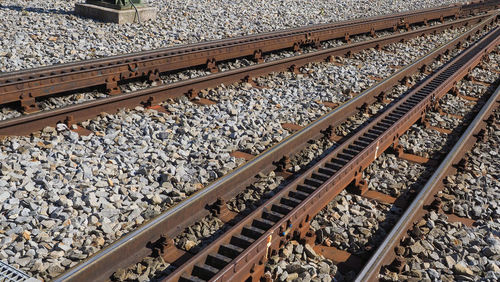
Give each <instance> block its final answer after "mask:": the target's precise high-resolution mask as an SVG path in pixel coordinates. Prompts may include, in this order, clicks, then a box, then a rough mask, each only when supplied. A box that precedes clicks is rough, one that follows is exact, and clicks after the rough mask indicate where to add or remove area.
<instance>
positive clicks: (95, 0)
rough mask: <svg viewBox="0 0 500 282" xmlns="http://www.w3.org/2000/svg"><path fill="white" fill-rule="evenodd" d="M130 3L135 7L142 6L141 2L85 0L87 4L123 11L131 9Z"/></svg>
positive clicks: (135, 0) (132, 0)
mask: <svg viewBox="0 0 500 282" xmlns="http://www.w3.org/2000/svg"><path fill="white" fill-rule="evenodd" d="M130 2H132V3H133V4H134V5H135V6H136V7H141V6H142V0H87V1H86V3H87V4H92V5H97V6H103V7H106V8H111V9H117V10H123V9H131V8H133V7H132V4H130Z"/></svg>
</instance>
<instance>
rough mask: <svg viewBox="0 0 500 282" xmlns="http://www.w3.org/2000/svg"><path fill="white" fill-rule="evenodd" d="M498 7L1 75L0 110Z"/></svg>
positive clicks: (417, 14)
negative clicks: (10, 104)
mask: <svg viewBox="0 0 500 282" xmlns="http://www.w3.org/2000/svg"><path fill="white" fill-rule="evenodd" d="M498 6H499V5H498V3H497V1H493V0H489V1H481V2H477V3H476V2H473V3H469V4H464V5H452V6H448V7H441V8H438V9H426V10H420V11H412V12H407V13H400V14H395V15H390V16H381V17H374V18H369V19H361V20H353V21H346V22H340V23H334V24H323V25H314V26H310V27H304V28H296V29H291V30H285V31H275V32H271V33H265V34H260V35H253V36H247V37H240V38H235V39H225V40H218V41H213V42H207V43H198V44H192V45H187V46H181V47H174V48H165V49H160V50H154V51H148V52H141V53H134V54H127V55H121V56H113V57H110V58H103V59H96V60H90V61H83V62H75V63H69V64H62V65H57V66H50V67H42V68H36V69H30V70H22V71H16V72H10V73H5V74H1V75H0V104H1V105H3V104H8V103H17V104H18V105H19V106H20V108H21V109H22V111H23V112H25V113H33V112H37V111H39V108H38V105H37V99H40V98H42V97H48V96H53V95H55V94H58V93H64V92H68V91H75V90H81V89H84V88H89V87H93V86H104V87H105V89H106V92H107V93H109V94H110V95H116V94H120V93H121V89H120V87H119V84H122V83H124V82H126V81H130V80H132V79H139V78H142V79H144V78H147V79H148V80H149V81H156V82H157V83H160V82H161V79H160V74H162V73H165V72H171V71H176V70H182V69H185V68H192V67H195V66H202V65H205V66H206V68H207V69H209V70H211V71H212V72H217V62H221V61H227V60H230V59H236V58H242V57H247V56H251V57H252V58H253V59H254V60H255V61H257V62H262V56H263V54H265V53H268V52H274V51H278V50H283V49H287V48H288V49H290V48H291V49H293V50H299V49H300V48H302V47H304V46H307V45H314V46H316V47H319V46H320V44H321V42H324V41H328V40H332V39H337V38H343V39H344V40H346V41H349V39H350V37H351V36H354V35H359V34H365V33H368V34H373V35H374V34H375V32H377V31H381V30H387V29H393V30H397V29H398V28H399V27H406V28H407V27H409V25H412V24H416V23H425V24H427V22H428V21H432V20H441V21H444V19H446V18H450V17H455V18H458V17H463V16H469V15H471V14H475V13H478V12H483V11H488V10H492V9H495V8H497V7H498ZM142 102H144V103H146V102H148V100H147V99H146V100H143V101H142Z"/></svg>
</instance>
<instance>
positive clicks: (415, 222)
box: [357, 87, 500, 281]
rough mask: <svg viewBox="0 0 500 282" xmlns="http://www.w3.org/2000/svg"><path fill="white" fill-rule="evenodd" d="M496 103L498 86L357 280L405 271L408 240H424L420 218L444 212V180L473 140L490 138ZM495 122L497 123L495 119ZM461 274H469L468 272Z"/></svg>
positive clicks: (462, 163)
mask: <svg viewBox="0 0 500 282" xmlns="http://www.w3.org/2000/svg"><path fill="white" fill-rule="evenodd" d="M499 103H500V87H499V88H497V89H496V90H495V91H494V93H493V94H492V95H491V96H490V98H489V99H488V101H486V102H485V104H484V106H483V107H482V109H481V111H480V112H479V113H478V114H477V115H476V117H475V118H474V120H473V121H472V122H471V123H470V125H469V126H468V127H467V129H466V130H465V131H464V133H463V134H462V136H461V137H460V140H458V141H457V143H456V144H455V146H453V148H452V149H451V150H450V151H449V153H448V154H447V156H446V158H445V159H444V160H443V161H442V163H441V165H440V166H439V167H438V168H437V169H436V170H435V171H434V173H433V174H432V176H431V177H430V178H429V181H428V182H427V183H426V185H425V186H424V187H422V189H421V190H420V191H419V193H418V195H417V196H416V198H415V200H414V201H413V202H412V204H411V205H410V206H409V207H408V209H407V210H406V212H405V213H404V214H403V215H402V216H401V218H400V219H399V221H398V222H397V223H396V224H395V225H394V228H393V230H392V231H391V232H390V234H388V236H387V238H386V239H385V240H384V241H383V242H382V244H381V245H380V246H379V248H378V249H377V251H376V252H375V253H374V254H373V256H372V257H371V259H370V260H369V261H368V262H367V264H366V265H365V266H364V268H363V269H362V270H361V271H360V274H359V276H358V277H357V281H373V280H378V279H381V278H382V277H384V276H383V275H385V274H387V273H391V272H393V273H397V274H401V273H402V272H404V271H405V272H407V270H405V266H406V264H407V260H406V258H405V257H410V258H411V256H412V255H415V252H413V253H411V252H410V253H408V252H407V253H405V249H406V248H407V247H411V244H409V243H408V242H409V239H410V238H411V239H413V242H418V241H420V240H423V239H425V237H426V234H428V232H429V230H426V229H425V226H424V225H422V224H421V223H422V221H424V222H426V223H427V222H430V221H432V220H435V219H437V214H445V213H444V212H443V209H442V198H441V195H439V192H440V191H441V190H442V189H443V188H444V187H445V184H446V180H445V179H446V178H447V177H449V176H453V175H455V174H457V175H458V174H460V172H463V171H465V170H466V166H467V158H466V154H467V152H469V151H470V149H471V148H472V147H473V146H474V144H475V143H476V142H480V141H483V142H484V141H485V140H487V139H488V138H489V136H488V131H487V128H488V127H489V126H494V123H495V120H497V118H495V116H494V111H495V110H496V111H498V104H499ZM496 122H497V123H498V121H496ZM443 220H447V221H448V222H451V223H453V222H459V223H460V224H461V226H468V227H469V228H470V227H472V225H473V224H474V223H475V221H474V220H473V219H471V218H468V217H458V216H456V215H454V214H453V213H451V214H449V213H447V216H446V217H445V219H443ZM431 229H432V228H431ZM419 232H420V233H419ZM411 239H410V240H411ZM449 267H450V268H452V267H455V265H453V264H452V265H450V266H449ZM406 269H407V268H406ZM463 274H464V275H470V273H463Z"/></svg>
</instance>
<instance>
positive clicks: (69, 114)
mask: <svg viewBox="0 0 500 282" xmlns="http://www.w3.org/2000/svg"><path fill="white" fill-rule="evenodd" d="M484 19H487V20H486V21H483V23H481V24H480V27H476V28H475V30H476V31H477V30H479V28H482V27H484V26H485V25H486V24H487V23H491V22H493V20H495V19H496V15H494V16H492V14H484V15H480V16H474V17H470V18H466V19H460V20H457V21H453V22H450V23H445V24H441V25H436V26H431V27H427V28H423V29H419V30H414V31H410V32H405V33H397V34H393V35H390V36H384V37H380V38H375V39H371V40H367V41H362V42H358V43H353V44H348V45H343V46H339V47H335V48H328V49H322V50H320V51H316V52H310V53H306V54H302V55H298V56H293V57H289V58H285V59H280V60H275V61H272V62H268V63H262V64H257V65H252V66H247V67H243V68H239V69H235V70H230V71H224V72H220V73H216V74H211V75H207V76H202V77H198V78H194V79H188V80H183V81H179V82H175V83H171V84H166V85H160V86H156V87H151V88H148V89H144V90H139V91H134V92H130V93H125V94H122V95H116V96H111V97H106V98H102V99H98V100H94V101H89V102H84V103H81V104H76V105H71V106H67V107H63V108H59V109H55V110H51V111H44V112H39V113H34V114H30V115H24V116H21V117H19V118H14V119H10V120H4V121H0V136H8V135H25V134H30V133H31V132H33V131H36V130H40V129H42V128H43V127H45V126H48V125H55V124H57V123H64V122H66V123H68V121H70V122H71V123H77V122H81V121H85V120H88V119H90V118H93V117H95V116H97V115H99V114H100V113H102V112H107V113H114V112H116V111H117V110H118V109H120V108H125V107H135V106H137V105H146V106H150V105H152V104H155V103H158V102H160V101H164V100H167V99H168V98H176V97H179V96H182V95H185V94H187V93H190V92H191V93H196V91H198V90H199V89H205V88H210V87H216V86H217V85H220V84H221V83H233V82H236V81H241V80H245V79H251V77H256V76H260V75H263V74H268V73H270V72H273V71H282V70H286V69H289V68H291V67H292V66H301V65H304V64H307V63H310V62H313V61H321V60H325V59H327V60H328V58H331V56H343V55H346V54H349V53H354V52H357V51H361V50H365V49H368V48H372V47H376V46H383V45H386V44H389V43H393V42H398V41H401V40H405V39H409V38H413V37H417V36H421V35H424V34H429V33H433V32H438V31H441V30H445V29H447V28H450V27H456V26H464V25H468V24H475V23H480V22H481V21H482V20H484ZM468 34H472V33H468ZM465 39H466V37H460V39H459V40H455V41H454V42H455V44H460V43H461V42H463V40H465Z"/></svg>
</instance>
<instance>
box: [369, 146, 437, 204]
mask: <svg viewBox="0 0 500 282" xmlns="http://www.w3.org/2000/svg"><path fill="white" fill-rule="evenodd" d="M428 176H430V174H429V172H428V171H427V172H426V166H423V165H420V164H416V163H412V162H409V161H406V160H403V159H399V158H397V157H396V156H395V155H393V154H389V153H384V154H382V155H381V156H380V157H378V158H377V160H376V161H375V162H373V163H372V164H371V165H370V166H369V167H368V168H366V169H365V171H364V174H363V179H366V180H367V182H368V188H369V189H371V190H375V191H379V192H382V193H384V194H387V195H390V196H392V197H395V198H397V197H400V196H402V194H404V193H406V192H408V190H409V189H410V188H411V187H413V186H415V185H416V186H417V187H418V185H422V184H423V183H424V182H425V179H427V177H428Z"/></svg>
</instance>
